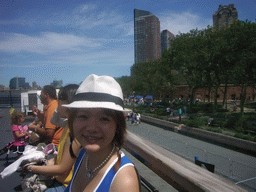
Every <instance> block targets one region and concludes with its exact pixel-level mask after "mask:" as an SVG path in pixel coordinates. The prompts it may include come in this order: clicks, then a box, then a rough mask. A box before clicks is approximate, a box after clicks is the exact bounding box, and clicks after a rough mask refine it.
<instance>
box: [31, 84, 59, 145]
mask: <svg viewBox="0 0 256 192" xmlns="http://www.w3.org/2000/svg"><path fill="white" fill-rule="evenodd" d="M40 98H41V102H42V104H43V105H44V106H45V107H44V112H43V113H42V112H41V111H39V109H38V108H37V107H34V108H33V112H34V114H35V115H37V116H38V118H39V120H41V122H42V123H43V128H41V127H40V126H36V127H32V128H29V129H30V130H32V131H34V132H35V133H37V134H39V135H40V136H41V137H43V138H44V140H45V142H46V143H52V144H54V145H55V146H58V145H59V142H60V138H61V135H62V132H63V130H64V129H63V128H62V127H58V126H56V125H53V124H52V123H51V118H52V115H53V113H54V111H55V109H56V108H57V107H58V101H57V96H56V89H55V87H53V86H51V85H45V86H44V87H43V89H42V91H41V96H40Z"/></svg>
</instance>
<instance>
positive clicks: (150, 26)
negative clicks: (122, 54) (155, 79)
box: [134, 9, 161, 63]
mask: <svg viewBox="0 0 256 192" xmlns="http://www.w3.org/2000/svg"><path fill="white" fill-rule="evenodd" d="M134 56H135V63H141V62H148V61H151V60H155V59H157V58H159V57H161V35H160V21H159V19H158V18H157V17H156V16H155V15H153V14H151V13H150V12H149V11H143V10H138V9H134Z"/></svg>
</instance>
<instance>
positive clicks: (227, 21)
mask: <svg viewBox="0 0 256 192" xmlns="http://www.w3.org/2000/svg"><path fill="white" fill-rule="evenodd" d="M237 19H238V12H237V10H236V8H235V7H234V4H229V5H219V9H218V11H216V12H215V13H213V27H215V28H222V27H229V26H230V25H231V24H232V23H234V22H235V21H236V20H237Z"/></svg>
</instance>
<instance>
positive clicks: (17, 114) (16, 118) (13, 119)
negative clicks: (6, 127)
mask: <svg viewBox="0 0 256 192" xmlns="http://www.w3.org/2000/svg"><path fill="white" fill-rule="evenodd" d="M21 117H24V115H23V113H22V112H19V111H15V112H13V113H12V116H11V123H12V124H14V125H17V124H19V120H20V118H21Z"/></svg>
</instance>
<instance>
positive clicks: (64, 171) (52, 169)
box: [26, 84, 80, 192]
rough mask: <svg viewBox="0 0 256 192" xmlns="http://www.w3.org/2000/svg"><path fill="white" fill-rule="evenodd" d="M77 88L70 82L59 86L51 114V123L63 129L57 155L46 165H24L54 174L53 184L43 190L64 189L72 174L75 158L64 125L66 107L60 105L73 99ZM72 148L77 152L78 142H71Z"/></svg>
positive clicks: (41, 172)
mask: <svg viewBox="0 0 256 192" xmlns="http://www.w3.org/2000/svg"><path fill="white" fill-rule="evenodd" d="M77 88H78V85H76V84H70V85H67V86H65V87H63V88H61V89H60V91H59V94H58V108H57V110H56V111H55V112H54V114H53V116H52V119H51V123H52V124H54V125H57V126H60V127H63V128H65V129H64V131H63V133H62V135H61V139H60V143H59V146H58V155H57V157H56V158H53V159H50V160H48V164H49V165H48V166H37V165H29V166H27V167H26V169H27V170H29V171H30V172H32V173H37V174H44V175H48V176H55V179H54V183H53V186H51V187H49V188H48V189H47V190H46V191H45V192H53V191H58V192H61V191H64V190H65V188H66V187H67V186H68V183H69V182H70V180H71V178H72V175H73V165H74V163H75V158H73V157H72V156H71V154H70V153H69V147H70V138H69V128H68V127H67V126H66V125H67V117H68V109H67V108H64V107H62V105H63V104H69V103H71V102H72V101H73V98H74V95H75V92H76V90H77ZM72 149H73V151H74V153H75V154H77V152H78V151H79V150H80V145H79V143H78V142H73V144H72Z"/></svg>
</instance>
